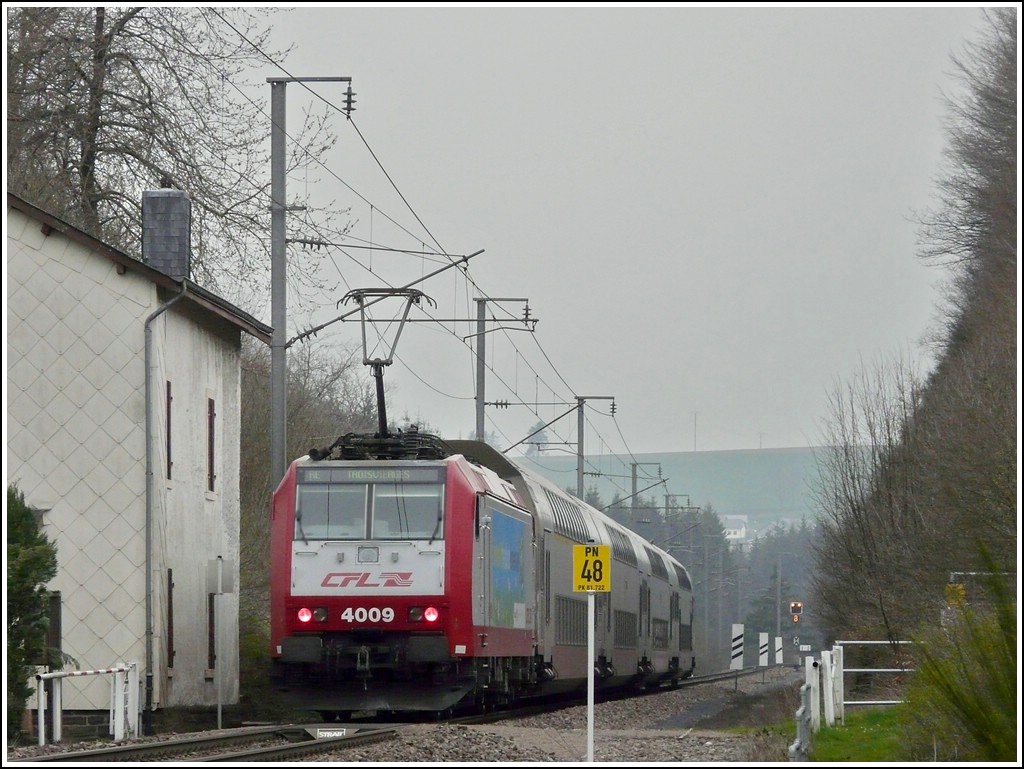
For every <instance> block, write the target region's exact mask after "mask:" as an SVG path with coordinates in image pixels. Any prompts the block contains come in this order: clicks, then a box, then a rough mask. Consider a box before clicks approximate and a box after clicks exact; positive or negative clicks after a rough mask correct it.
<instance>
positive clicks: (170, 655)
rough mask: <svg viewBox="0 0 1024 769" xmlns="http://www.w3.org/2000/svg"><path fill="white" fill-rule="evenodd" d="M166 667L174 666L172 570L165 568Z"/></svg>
mask: <svg viewBox="0 0 1024 769" xmlns="http://www.w3.org/2000/svg"><path fill="white" fill-rule="evenodd" d="M167 667H169V668H173V667H174V570H173V569H168V570H167Z"/></svg>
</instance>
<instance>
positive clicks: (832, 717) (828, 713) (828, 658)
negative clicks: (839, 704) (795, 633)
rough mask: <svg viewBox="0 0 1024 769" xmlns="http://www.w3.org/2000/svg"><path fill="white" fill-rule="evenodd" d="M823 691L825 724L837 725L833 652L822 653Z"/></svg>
mask: <svg viewBox="0 0 1024 769" xmlns="http://www.w3.org/2000/svg"><path fill="white" fill-rule="evenodd" d="M821 693H822V694H823V695H824V700H825V724H826V725H828V726H835V725H836V710H835V687H834V686H833V685H832V652H827V651H823V652H822V653H821Z"/></svg>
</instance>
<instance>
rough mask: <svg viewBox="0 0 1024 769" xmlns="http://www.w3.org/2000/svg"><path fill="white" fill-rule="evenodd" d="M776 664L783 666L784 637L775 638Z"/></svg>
mask: <svg viewBox="0 0 1024 769" xmlns="http://www.w3.org/2000/svg"><path fill="white" fill-rule="evenodd" d="M775 664H776V665H781V664H782V636H780V635H777V636H775Z"/></svg>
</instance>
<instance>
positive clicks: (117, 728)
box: [36, 662, 139, 745]
mask: <svg viewBox="0 0 1024 769" xmlns="http://www.w3.org/2000/svg"><path fill="white" fill-rule="evenodd" d="M102 675H111V676H113V678H111V679H110V734H112V735H113V736H114V739H115V740H123V739H125V738H128V737H134V736H137V735H138V733H139V666H138V665H137V664H136V663H134V662H130V663H127V664H121V665H115V666H114V667H110V668H103V669H101V670H57V671H54V672H53V673H38V674H37V675H36V681H37V682H38V683H37V684H36V700H37V703H38V708H39V715H38V719H37V720H38V722H39V744H40V745H45V744H46V719H45V716H46V691H45V689H44V687H43V684H42V682H43V681H47V680H51V679H52V680H53V686H52V689H53V693H52V700H53V702H52V703H51V709H52V710H53V714H54V718H53V741H54V742H60V740H61V721H62V718H61V716H62V712H63V708H62V705H61V688H62V686H61V681H63V680H64V679H65V678H74V677H77V676H102Z"/></svg>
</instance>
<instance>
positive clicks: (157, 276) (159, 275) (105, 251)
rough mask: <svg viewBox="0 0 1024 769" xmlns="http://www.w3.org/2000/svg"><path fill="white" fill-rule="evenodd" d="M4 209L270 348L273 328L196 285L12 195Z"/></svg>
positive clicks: (10, 194) (8, 196)
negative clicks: (181, 298) (181, 294)
mask: <svg viewBox="0 0 1024 769" xmlns="http://www.w3.org/2000/svg"><path fill="white" fill-rule="evenodd" d="M7 205H9V206H10V207H11V208H15V209H17V210H18V211H21V212H22V213H24V214H25V215H27V216H30V217H32V218H33V219H36V220H38V221H39V222H41V223H42V225H43V233H44V234H46V235H49V234H50V232H52V231H54V230H55V231H57V232H59V233H61V234H62V235H64V236H65V237H67V238H68V239H70V240H73V241H75V242H76V243H79V244H80V245H82V246H85V247H86V248H88V249H90V250H92V251H95V252H96V253H99V254H102V255H103V256H106V257H107V258H109V259H110V260H111V261H113V262H114V263H115V264H116V265H117V268H118V272H125V271H128V270H131V271H132V272H135V273H137V274H138V275H141V276H142V277H144V278H147V279H148V280H150V281H151V282H153V283H154V284H156V285H157V286H159V287H161V288H164V289H167V290H169V291H172V292H174V293H178V292H180V291H181V289H182V288H183V287H184V288H186V289H187V293H186V294H185V298H186V299H188V300H190V301H191V302H192V303H193V304H195V305H198V306H199V307H202V308H204V309H206V310H207V311H209V312H211V313H213V314H214V315H216V316H218V317H220V318H221V319H223V320H225V321H227V322H228V323H230V324H231V325H233V326H236V327H238V328H239V329H241V330H242V331H245V332H246V333H247V334H250V335H251V336H253V337H255V338H256V339H259V340H260V341H261V342H263V343H264V344H270V342H271V338H272V335H273V333H274V329H273V328H272V327H270V326H268V325H266V324H265V323H261V322H260V321H258V320H256V319H255V318H254V317H252V316H251V315H249V314H248V313H247V312H244V311H242V310H240V309H238V308H237V307H235V306H234V305H233V304H231V303H230V302H228V301H227V300H225V299H223V298H221V297H219V296H217V295H216V294H214V293H212V292H210V291H207V290H206V289H205V288H203V287H202V286H200V285H199V284H197V283H193V282H192V281H191V280H187V279H186V280H183V281H180V282H179V281H177V280H174V279H173V278H171V277H170V276H169V275H166V274H164V273H163V272H160V270H157V269H154V268H152V267H150V266H149V265H148V264H145V263H144V262H141V261H139V260H138V259H135V258H134V257H131V256H129V255H128V254H125V253H123V252H122V251H118V250H117V249H116V248H113V247H112V246H109V245H107V244H106V243H104V242H103V241H100V240H97V239H96V238H94V237H92V236H91V235H87V234H86V233H84V232H82V231H81V230H79V229H78V228H76V227H73V226H72V225H70V224H68V223H67V222H65V221H63V220H61V219H58V218H57V217H56V216H54V215H53V214H50V213H47V212H46V211H44V210H42V209H41V208H37V207H36V206H34V205H32V204H31V203H29V202H28V201H27V200H24V199H23V198H20V197H18V196H17V195H15V194H14V193H11V192H8V193H7Z"/></svg>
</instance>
